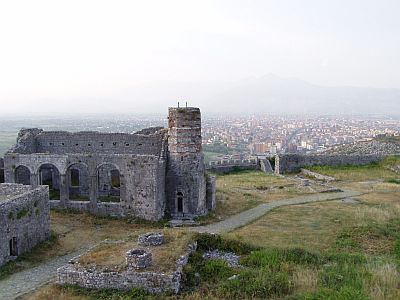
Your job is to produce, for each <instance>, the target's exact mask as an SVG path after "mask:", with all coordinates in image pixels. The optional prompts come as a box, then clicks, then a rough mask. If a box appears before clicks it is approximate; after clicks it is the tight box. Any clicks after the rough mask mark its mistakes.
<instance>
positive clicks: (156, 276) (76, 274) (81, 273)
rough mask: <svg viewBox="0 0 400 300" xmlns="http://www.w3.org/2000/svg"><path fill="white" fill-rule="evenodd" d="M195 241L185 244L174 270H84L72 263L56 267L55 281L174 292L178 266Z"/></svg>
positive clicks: (178, 284) (179, 280)
mask: <svg viewBox="0 0 400 300" xmlns="http://www.w3.org/2000/svg"><path fill="white" fill-rule="evenodd" d="M196 249H197V242H194V243H192V244H190V245H189V246H188V249H187V251H186V252H185V253H184V255H182V256H181V257H180V258H179V259H178V260H177V261H176V267H175V270H173V271H172V272H171V273H161V272H160V273H158V272H146V271H142V272H139V271H137V270H127V271H124V272H96V271H88V270H84V269H82V267H79V265H78V264H75V263H73V262H74V261H79V258H75V259H73V260H72V263H70V264H68V265H66V266H63V267H61V268H59V269H58V270H57V282H58V283H59V284H76V285H79V286H81V287H85V288H96V289H101V288H112V289H119V290H129V289H131V288H141V289H143V290H145V291H147V292H149V293H152V294H158V293H166V292H173V293H178V292H179V291H180V289H181V285H182V269H183V266H184V265H186V264H187V262H188V260H189V256H190V254H191V253H193V252H194V251H196Z"/></svg>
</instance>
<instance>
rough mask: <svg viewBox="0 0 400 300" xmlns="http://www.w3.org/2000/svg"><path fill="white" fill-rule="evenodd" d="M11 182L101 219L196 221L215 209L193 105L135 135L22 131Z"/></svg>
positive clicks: (7, 170) (9, 164)
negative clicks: (44, 191)
mask: <svg viewBox="0 0 400 300" xmlns="http://www.w3.org/2000/svg"><path fill="white" fill-rule="evenodd" d="M4 177H5V182H8V183H21V184H31V185H34V186H37V185H48V186H49V189H50V199H51V201H50V205H51V207H52V208H72V209H76V210H80V211H89V212H92V213H94V214H98V215H113V216H134V217H138V218H142V219H146V220H159V219H161V218H163V217H164V216H165V215H167V216H172V217H174V218H192V217H195V216H200V215H204V214H206V213H207V212H208V211H209V210H210V209H213V208H214V207H215V196H213V194H212V193H213V192H214V191H215V179H212V178H209V179H207V176H206V170H205V166H204V159H203V153H202V147H201V114H200V109H198V108H194V107H186V108H169V117H168V128H161V127H157V128H147V129H144V130H141V131H139V132H137V133H135V134H125V133H100V132H76V133H72V132H64V131H43V130H41V129H37V128H33V129H22V130H21V131H20V132H19V134H18V138H17V143H16V145H15V146H14V148H13V149H12V150H10V151H8V152H7V153H6V154H5V157H4ZM208 185H211V186H208ZM213 185H214V186H213Z"/></svg>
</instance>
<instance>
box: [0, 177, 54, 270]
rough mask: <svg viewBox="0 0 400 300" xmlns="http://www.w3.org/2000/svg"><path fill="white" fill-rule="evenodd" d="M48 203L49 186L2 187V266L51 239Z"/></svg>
mask: <svg viewBox="0 0 400 300" xmlns="http://www.w3.org/2000/svg"><path fill="white" fill-rule="evenodd" d="M48 199H49V190H48V187H47V186H37V187H32V186H26V185H19V184H7V183H4V184H0V265H2V264H4V263H5V262H7V261H9V260H12V259H14V258H15V257H16V256H18V255H21V254H22V253H24V252H27V251H29V250H30V249H32V248H33V247H34V246H35V245H37V244H38V243H39V242H41V241H43V240H45V239H47V238H48V237H49V236H50V206H49V200H48ZM12 249H13V250H12ZM12 251H15V253H12ZM11 254H14V255H11Z"/></svg>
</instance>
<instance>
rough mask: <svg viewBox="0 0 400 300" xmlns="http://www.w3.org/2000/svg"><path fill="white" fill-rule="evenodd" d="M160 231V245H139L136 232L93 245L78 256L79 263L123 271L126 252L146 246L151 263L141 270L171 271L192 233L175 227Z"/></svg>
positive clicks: (89, 266) (185, 248) (90, 266)
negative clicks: (122, 239)
mask: <svg viewBox="0 0 400 300" xmlns="http://www.w3.org/2000/svg"><path fill="white" fill-rule="evenodd" d="M162 232H163V233H164V235H165V243H164V244H162V245H160V246H149V247H143V246H139V245H138V243H137V237H138V234H135V235H132V236H130V237H129V238H127V239H126V240H124V241H105V242H103V243H101V244H99V245H97V246H95V247H94V248H93V249H91V250H90V251H89V252H87V253H85V254H84V255H82V256H81V257H80V258H79V263H80V264H81V265H82V266H84V267H85V268H88V269H96V270H98V271H123V270H125V269H126V259H125V257H126V252H127V251H128V250H130V249H133V248H146V249H148V250H150V251H151V253H152V256H153V265H152V266H151V267H148V268H146V269H143V271H161V272H169V271H172V270H173V269H174V268H175V265H176V261H177V259H178V258H179V257H180V256H181V255H182V254H183V253H184V252H185V251H186V250H187V247H188V245H189V243H190V242H191V241H192V240H193V234H192V233H189V232H186V231H184V230H176V229H164V230H162ZM142 233H144V232H142Z"/></svg>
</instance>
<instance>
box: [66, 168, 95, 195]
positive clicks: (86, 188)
mask: <svg viewBox="0 0 400 300" xmlns="http://www.w3.org/2000/svg"><path fill="white" fill-rule="evenodd" d="M66 176H67V178H68V180H67V182H68V183H69V185H68V195H69V197H68V198H69V200H72V201H74V200H75V201H77V200H78V201H89V194H90V177H89V168H88V166H87V165H85V164H83V163H75V164H72V165H70V166H69V167H68V168H67V172H66Z"/></svg>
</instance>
